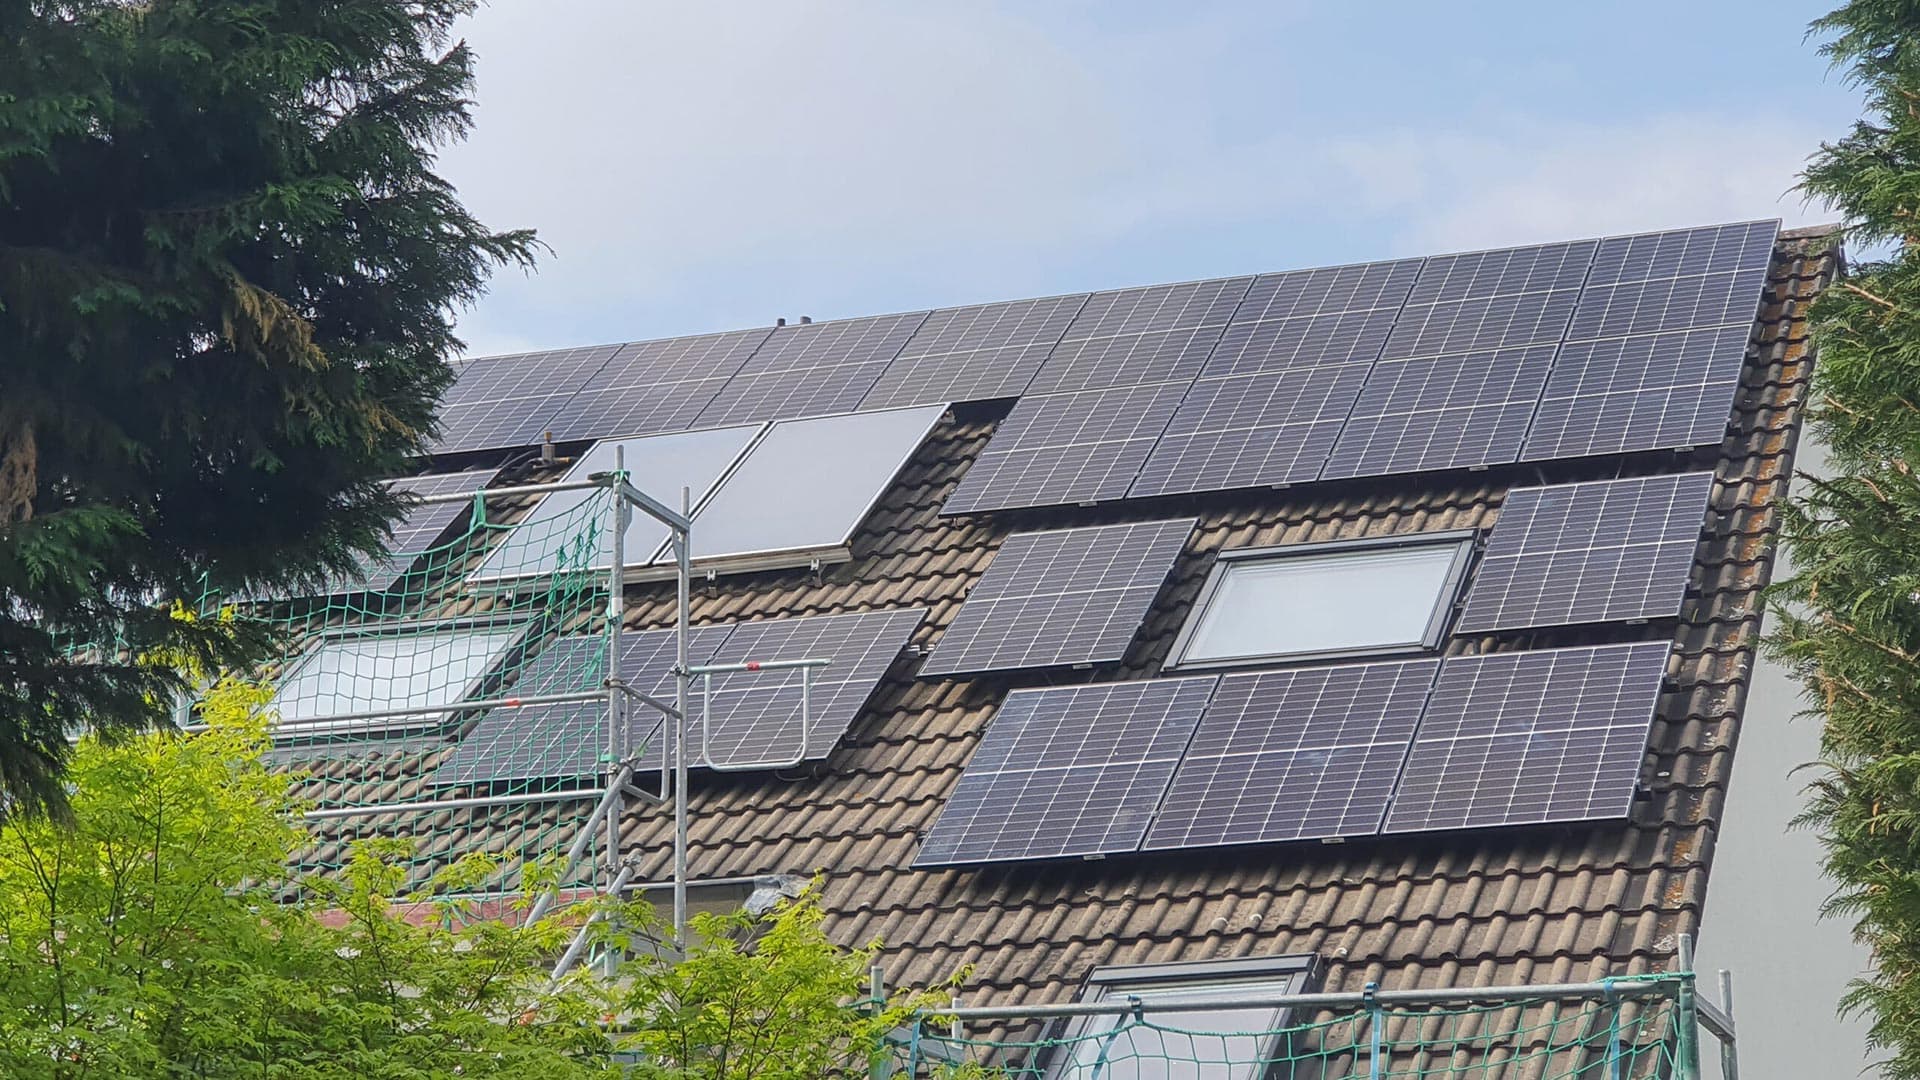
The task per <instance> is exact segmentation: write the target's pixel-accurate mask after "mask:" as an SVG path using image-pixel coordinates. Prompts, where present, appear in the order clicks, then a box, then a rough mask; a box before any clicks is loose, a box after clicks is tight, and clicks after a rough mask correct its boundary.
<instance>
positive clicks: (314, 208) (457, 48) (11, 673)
mask: <svg viewBox="0 0 1920 1080" xmlns="http://www.w3.org/2000/svg"><path fill="white" fill-rule="evenodd" d="M472 6H473V4H472V3H471V0H327V2H324V3H314V2H307V0H143V2H138V3H134V2H128V0H0V797H4V799H5V800H6V804H7V805H9V806H12V807H16V808H18V807H30V806H35V805H39V806H52V807H56V808H57V807H58V805H59V803H60V799H61V790H62V789H61V785H60V782H59V771H60V768H61V765H62V762H63V760H64V758H65V755H66V753H67V737H68V735H69V733H70V731H71V729H72V727H73V725H74V724H75V723H76V722H81V721H84V722H85V723H87V724H90V725H92V726H94V727H95V728H96V729H99V730H103V731H107V732H112V731H116V730H132V729H137V728H139V727H141V726H143V725H147V724H150V723H154V722H158V721H161V720H163V719H164V717H165V716H166V715H167V711H168V708H169V703H170V700H171V697H172V695H173V692H174V690H175V689H176V685H175V680H176V678H177V676H176V675H175V674H174V673H173V672H172V671H170V670H168V668H167V667H164V666H156V665H151V664H140V663H137V662H135V658H137V657H138V656H140V655H142V654H150V653H151V652H152V651H153V650H155V649H164V650H170V651H171V652H172V654H173V655H177V656H182V657H188V658H191V659H192V661H193V662H195V663H198V664H201V665H204V666H206V667H209V668H213V667H233V666H241V665H245V664H247V663H249V662H250V661H253V660H256V659H257V658H259V657H260V656H261V655H263V653H264V650H265V649H266V648H267V644H266V643H265V642H263V641H262V640H260V638H259V637H258V636H256V635H254V634H250V633H247V632H243V631H239V630H236V629H235V624H232V623H223V622H221V621H219V620H199V621H188V620H180V619H176V618H172V617H169V615H168V612H167V611H166V601H167V600H169V599H174V598H187V599H192V598H194V597H196V596H198V595H199V594H200V591H201V589H202V584H203V575H206V574H208V573H212V574H213V575H215V578H216V580H215V582H214V583H215V584H217V585H225V586H228V587H232V588H260V587H271V586H275V585H285V584H289V583H295V582H300V581H309V582H311V581H315V580H318V579H320V578H322V577H323V576H324V575H325V574H326V573H328V572H330V571H335V570H340V569H343V568H347V567H349V566H351V565H352V563H353V560H354V559H355V557H356V554H357V553H359V552H365V551H369V550H373V549H377V548H378V546H379V545H380V544H381V542H382V541H383V539H384V536H385V530H386V527H387V522H388V521H389V520H390V519H391V517H392V516H393V514H394V513H395V511H396V509H397V508H396V506H395V504H394V501H393V498H392V496H390V495H389V494H388V493H387V492H386V490H385V489H384V488H383V487H382V485H380V484H379V483H378V482H377V481H378V478H380V477H382V476H388V475H393V474H395V473H396V472H399V471H401V470H402V469H403V468H404V466H405V463H406V460H407V458H408V456H409V455H410V454H413V453H416V452H418V451H419V450H420V449H421V448H422V447H423V445H424V444H425V441H426V439H427V438H428V437H429V435H430V428H431V424H432V419H433V411H434V406H435V401H436V399H437V396H438V395H439V393H440V392H441V390H442V389H443V388H444V387H445V386H446V384H447V383H448V382H449V380H450V378H451V373H450V368H449V365H448V362H447V361H448V357H449V356H450V355H451V353H452V352H453V350H454V349H455V348H456V347H457V345H458V342H457V340H456V338H455V336H454V331H453V321H452V320H453V316H454V314H455V313H456V311H457V310H458V309H459V308H461V307H462V306H464V305H466V304H467V303H470V302H471V301H472V300H473V299H475V298H476V297H477V296H478V295H479V293H480V291H481V289H482V287H483V285H484V282H485V280H486V277H487V275H488V274H489V273H490V272H491V271H492V270H493V269H494V268H495V267H496V266H498V265H500V264H503V263H510V264H520V265H527V264H528V263H529V260H530V257H531V254H532V250H533V245H534V241H533V237H532V235H531V234H530V233H527V232H492V231H489V230H488V229H486V228H485V227H483V226H482V225H481V224H480V223H479V222H478V221H476V220H475V219H474V218H473V216H472V215H470V214H469V213H468V212H467V211H466V209H464V208H463V207H462V205H461V204H460V202H459V200H458V199H457V198H456V196H455V193H454V191H453V190H452V188H451V187H450V186H449V185H448V184H447V183H446V182H445V181H444V180H442V179H441V178H440V177H439V176H437V175H436V174H435V173H434V171H433V170H434V153H435V150H436V148H437V147H439V146H441V145H443V144H444V143H445V142H446V141H448V140H450V139H455V138H458V137H460V136H461V135H462V134H463V133H464V132H465V130H466V128H467V126H468V123H469V101H468V97H467V95H468V94H469V92H470V90H471V88H472V85H473V56H472V54H471V53H470V52H469V51H468V49H467V48H466V46H465V45H464V43H459V42H455V41H453V40H452V38H451V30H452V26H453V23H454V21H455V20H456V19H457V18H458V17H459V16H461V15H463V14H465V13H466V12H467V11H469V10H470V9H471V8H472ZM102 641H117V642H120V643H122V644H123V646H124V647H123V648H121V649H119V650H117V651H111V652H108V653H105V654H103V653H101V652H99V651H93V652H89V653H85V654H81V655H79V656H77V657H76V656H75V655H74V654H73V652H72V650H71V645H72V644H73V643H75V642H102Z"/></svg>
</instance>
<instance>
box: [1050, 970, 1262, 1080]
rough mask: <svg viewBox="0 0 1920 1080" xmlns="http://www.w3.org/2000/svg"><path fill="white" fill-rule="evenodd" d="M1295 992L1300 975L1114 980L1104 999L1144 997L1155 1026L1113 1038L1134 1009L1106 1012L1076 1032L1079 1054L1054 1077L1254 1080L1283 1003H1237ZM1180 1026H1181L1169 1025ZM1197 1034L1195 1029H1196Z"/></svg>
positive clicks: (1130, 1029) (1129, 1021)
mask: <svg viewBox="0 0 1920 1080" xmlns="http://www.w3.org/2000/svg"><path fill="white" fill-rule="evenodd" d="M1292 991H1293V980H1292V979H1290V978H1286V977H1280V978H1272V979H1251V980H1235V981H1233V982H1230V983H1222V984H1216V985H1187V986H1153V987H1148V986H1128V985H1125V984H1118V985H1111V986H1109V987H1107V989H1106V992H1105V993H1103V994H1101V995H1100V998H1099V1000H1101V1001H1103V1002H1123V1001H1126V1000H1127V999H1129V998H1134V997H1137V998H1139V999H1140V1002H1141V1004H1143V1005H1145V1006H1147V1007H1148V1009H1147V1012H1146V1017H1147V1020H1148V1021H1149V1025H1142V1026H1129V1027H1128V1028H1127V1030H1124V1031H1122V1032H1121V1033H1120V1034H1119V1035H1117V1036H1114V1037H1112V1038H1108V1037H1107V1033H1108V1032H1111V1031H1112V1030H1113V1029H1114V1027H1115V1026H1116V1025H1120V1024H1122V1023H1125V1024H1128V1025H1131V1024H1132V1018H1131V1017H1127V1016H1117V1017H1116V1016H1100V1017H1093V1018H1091V1019H1090V1022H1089V1023H1088V1025H1087V1026H1086V1027H1085V1028H1083V1029H1082V1030H1080V1031H1078V1032H1076V1033H1075V1034H1076V1035H1078V1036H1080V1038H1079V1040H1078V1041H1077V1042H1076V1043H1075V1044H1074V1051H1073V1056H1072V1058H1071V1059H1070V1060H1069V1061H1068V1062H1067V1063H1066V1064H1065V1066H1064V1067H1063V1068H1061V1069H1059V1070H1057V1071H1055V1072H1054V1074H1053V1077H1054V1080H1094V1078H1095V1077H1099V1078H1101V1080H1252V1078H1254V1077H1259V1076H1262V1075H1264V1072H1265V1065H1264V1063H1263V1061H1262V1059H1263V1058H1264V1057H1265V1056H1266V1055H1267V1054H1268V1052H1269V1048H1270V1047H1271V1046H1272V1044H1273V1039H1274V1036H1273V1034H1272V1032H1273V1031H1274V1030H1275V1029H1276V1028H1277V1027H1278V1026H1279V1025H1280V1022H1281V1012H1282V1010H1279V1009H1258V1008H1247V1007H1245V1006H1239V1005H1236V1003H1238V1002H1243V1001H1246V1000H1248V999H1249V998H1261V997H1278V996H1280V995H1283V994H1288V993H1291V992H1292ZM1173 1001H1179V1002H1218V1003H1219V1006H1218V1007H1217V1008H1210V1009H1205V1010H1201V1011H1198V1012H1184V1011H1183V1012H1154V1011H1152V1006H1154V1005H1156V1004H1165V1003H1167V1002H1173ZM1170 1029H1178V1030H1170ZM1189 1033H1191V1034H1189Z"/></svg>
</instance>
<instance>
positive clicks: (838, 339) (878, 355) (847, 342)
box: [696, 311, 928, 427]
mask: <svg viewBox="0 0 1920 1080" xmlns="http://www.w3.org/2000/svg"><path fill="white" fill-rule="evenodd" d="M927 315H928V313H927V312H924V311H913V312H906V313H904V314H899V315H876V316H873V317H871V318H865V319H839V320H835V321H833V322H823V323H807V324H803V325H799V326H782V327H778V328H776V329H775V330H774V331H773V333H772V334H771V335H770V336H769V337H768V338H767V340H766V342H765V343H764V344H762V345H761V346H760V347H759V348H758V349H756V350H755V351H754V353H753V355H752V356H751V357H749V358H748V359H747V361H746V363H745V364H743V365H742V366H741V368H740V371H739V373H738V374H736V375H735V376H734V377H733V378H732V379H730V380H728V382H727V384H726V385H725V386H724V387H723V388H722V389H721V390H720V393H719V394H718V395H716V396H715V397H714V399H713V401H712V403H710V404H709V405H708V406H707V407H706V408H705V409H703V410H702V411H701V413H700V416H699V419H698V420H697V421H696V422H697V423H698V424H699V425H700V426H703V427H706V426H714V425H719V424H737V423H745V422H748V421H754V420H781V419H793V418H797V417H806V416H819V415H824V414H827V413H840V412H852V411H853V410H854V409H855V408H857V407H858V406H859V405H860V401H861V399H862V398H864V397H866V396H867V393H868V391H870V390H872V389H873V387H874V384H875V383H876V382H877V381H878V380H879V378H880V375H881V373H882V372H883V371H885V370H886V367H887V365H888V363H890V362H891V361H892V360H893V358H894V357H895V356H897V355H899V352H900V349H901V348H902V347H903V346H904V345H906V343H907V340H908V339H909V338H911V337H912V336H913V333H914V331H915V330H917V329H919V327H920V324H921V323H922V322H924V321H925V320H926V317H927Z"/></svg>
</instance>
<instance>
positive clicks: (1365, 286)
mask: <svg viewBox="0 0 1920 1080" xmlns="http://www.w3.org/2000/svg"><path fill="white" fill-rule="evenodd" d="M1425 264H1426V259H1424V258H1416V259H1393V260H1389V261H1386V262H1370V263H1350V264H1348V265H1345V266H1321V267H1312V268H1310V269H1306V270H1285V271H1281V272H1279V273H1272V274H1261V275H1260V276H1259V277H1256V278H1254V279H1253V284H1252V286H1251V287H1249V288H1248V290H1247V295H1246V296H1245V297H1244V298H1243V299H1242V300H1241V301H1240V306H1239V308H1238V309H1236V310H1235V311H1234V314H1233V321H1234V322H1236V323H1245V322H1257V321H1263V320H1270V319H1292V318H1300V317H1304V316H1311V315H1329V314H1333V313H1336V312H1349V311H1352V312H1365V311H1376V310H1388V311H1398V310H1400V306H1401V305H1402V304H1404V303H1406V301H1407V296H1408V294H1409V293H1410V292H1411V291H1412V289H1413V284H1414V282H1415V281H1416V280H1418V279H1419V276H1420V268H1421V267H1422V266H1423V265H1425Z"/></svg>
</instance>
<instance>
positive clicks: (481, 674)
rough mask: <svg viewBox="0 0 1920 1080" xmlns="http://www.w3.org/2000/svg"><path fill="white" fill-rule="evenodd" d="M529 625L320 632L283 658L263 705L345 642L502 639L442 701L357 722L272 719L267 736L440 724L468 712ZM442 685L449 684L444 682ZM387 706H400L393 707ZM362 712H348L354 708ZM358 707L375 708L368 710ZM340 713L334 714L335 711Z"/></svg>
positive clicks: (476, 623) (449, 624)
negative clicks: (453, 637)
mask: <svg viewBox="0 0 1920 1080" xmlns="http://www.w3.org/2000/svg"><path fill="white" fill-rule="evenodd" d="M528 629H529V625H528V624H527V623H526V622H525V621H524V620H520V619H488V618H484V617H483V618H477V619H455V620H449V621H445V622H427V623H403V624H396V625H394V626H390V627H377V626H353V627H338V628H331V629H328V630H325V631H322V632H321V633H320V634H319V635H317V637H316V640H314V642H313V643H312V644H310V645H309V646H307V648H305V649H303V650H301V652H299V653H298V654H296V655H293V656H289V657H287V658H286V659H285V661H284V662H283V664H282V666H281V667H280V669H279V670H278V672H276V673H275V676H274V678H273V687H274V698H273V699H272V700H271V701H269V702H268V707H270V708H271V707H274V705H275V703H277V702H278V700H279V694H280V692H281V691H282V690H283V689H284V688H285V687H286V686H287V685H288V684H289V683H291V682H292V681H294V680H295V679H296V678H298V677H299V676H300V674H301V672H302V671H303V670H304V669H305V668H306V667H307V666H308V665H309V664H312V663H314V662H315V661H317V660H318V659H319V657H320V655H321V654H322V653H323V652H325V651H326V650H327V649H328V648H331V647H333V646H336V645H342V644H350V643H352V642H356V641H377V640H386V639H398V638H406V637H439V636H443V635H449V634H459V633H476V634H484V633H493V632H501V633H504V634H505V635H506V636H507V641H506V643H505V644H504V645H502V646H501V647H500V649H499V650H498V651H497V652H495V653H494V654H493V655H492V657H491V658H489V660H488V661H487V663H486V665H485V666H484V667H482V668H481V669H480V670H479V671H478V672H477V673H476V674H474V675H473V676H472V677H471V678H470V679H468V680H467V681H466V682H465V683H463V684H461V686H460V688H459V691H458V693H457V694H456V695H455V696H454V697H453V698H452V699H451V700H450V701H448V702H447V703H445V704H443V705H435V706H425V705H423V706H422V707H421V711H419V712H417V713H412V714H408V715H405V716H389V717H372V718H367V719H358V720H337V719H333V718H332V717H331V716H325V715H322V716H310V717H301V718H296V719H290V720H289V719H284V718H276V721H275V723H274V724H273V726H272V727H271V728H270V729H269V732H268V734H269V735H270V736H271V737H272V738H273V739H274V741H275V742H280V741H283V740H294V739H308V738H320V737H327V736H337V735H364V734H366V733H368V732H370V731H372V732H377V731H382V730H386V731H402V730H413V729H417V728H435V727H440V726H443V725H445V724H446V723H447V722H448V721H449V720H451V719H452V718H453V717H454V716H456V715H458V714H459V713H461V712H465V711H468V710H467V707H466V705H465V702H468V701H472V700H476V699H477V698H479V697H480V696H481V695H482V692H483V688H485V687H486V686H487V685H488V684H489V681H490V680H497V679H499V677H500V670H501V665H502V664H503V663H511V662H512V658H513V657H514V656H515V655H516V650H520V651H524V650H525V649H526V648H527V637H526V635H527V631H528ZM448 685H452V684H451V683H449V684H448ZM392 707H393V708H405V706H399V705H395V706H392ZM359 711H363V710H358V709H355V710H349V712H359ZM364 711H378V710H377V709H372V708H369V709H367V710H364ZM336 715H340V714H336Z"/></svg>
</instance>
